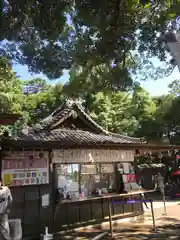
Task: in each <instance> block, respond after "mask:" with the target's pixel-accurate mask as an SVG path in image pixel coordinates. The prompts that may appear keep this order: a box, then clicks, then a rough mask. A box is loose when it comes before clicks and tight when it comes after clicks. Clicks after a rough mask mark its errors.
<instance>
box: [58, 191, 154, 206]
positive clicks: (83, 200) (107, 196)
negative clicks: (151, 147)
mask: <svg viewBox="0 0 180 240" xmlns="http://www.w3.org/2000/svg"><path fill="white" fill-rule="evenodd" d="M154 191H155V190H143V189H141V190H134V191H131V192H128V193H122V194H118V193H112V194H106V195H103V196H96V197H88V198H82V199H77V200H63V201H61V202H59V203H58V204H65V203H78V202H86V201H93V200H100V199H110V198H116V197H126V196H132V195H137V194H142V193H150V192H154Z"/></svg>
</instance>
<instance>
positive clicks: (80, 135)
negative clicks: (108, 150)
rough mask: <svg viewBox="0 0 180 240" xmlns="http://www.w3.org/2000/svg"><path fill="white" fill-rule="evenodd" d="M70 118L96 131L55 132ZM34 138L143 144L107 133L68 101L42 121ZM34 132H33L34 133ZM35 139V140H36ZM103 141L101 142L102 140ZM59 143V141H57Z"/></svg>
mask: <svg viewBox="0 0 180 240" xmlns="http://www.w3.org/2000/svg"><path fill="white" fill-rule="evenodd" d="M70 116H78V117H79V118H80V119H82V120H83V121H84V122H86V123H88V124H89V126H90V127H91V128H92V129H93V130H94V133H91V132H87V131H80V130H74V131H73V130H66V129H59V130H54V128H55V127H56V124H58V125H59V124H61V123H63V122H64V121H65V120H66V119H67V118H69V117H70ZM33 130H34V132H36V133H34V134H33V135H34V137H35V136H36V137H37V138H38V136H39V137H40V138H43V137H44V138H46V139H47V138H48V139H50V138H51V139H60V140H63V141H66V139H65V136H66V137H67V139H69V138H72V141H74V140H73V138H76V140H78V141H80V142H83V141H86V142H87V141H92V142H100V141H102V142H103V141H106V142H108V141H110V142H112V143H113V142H117V143H141V142H142V141H141V139H139V138H132V137H128V136H125V135H120V134H115V133H111V132H108V131H106V130H105V129H103V128H102V127H101V126H99V125H98V124H97V123H96V122H95V121H94V120H93V119H92V118H91V117H90V116H89V115H88V114H87V113H86V112H85V111H84V110H83V109H82V107H81V105H80V104H78V102H75V101H70V100H69V101H66V102H65V103H64V104H62V105H61V106H60V107H59V108H57V109H56V110H55V111H54V112H52V114H51V115H49V116H48V117H46V118H45V119H43V120H42V121H40V122H39V123H38V124H36V125H35V126H34V127H33ZM32 132H33V131H32ZM36 137H35V138H36ZM100 139H101V140H100ZM57 141H58V140H57Z"/></svg>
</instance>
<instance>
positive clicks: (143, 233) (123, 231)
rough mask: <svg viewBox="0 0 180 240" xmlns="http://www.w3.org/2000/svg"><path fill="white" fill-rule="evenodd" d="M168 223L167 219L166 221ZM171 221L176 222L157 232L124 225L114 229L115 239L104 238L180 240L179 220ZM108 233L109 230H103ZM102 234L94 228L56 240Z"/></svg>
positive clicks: (87, 239)
mask: <svg viewBox="0 0 180 240" xmlns="http://www.w3.org/2000/svg"><path fill="white" fill-rule="evenodd" d="M166 221H167V219H166ZM169 221H171V223H172V221H174V224H167V225H164V226H159V227H158V228H157V229H156V231H152V228H151V227H150V226H146V225H140V224H136V225H132V226H130V225H123V226H115V227H114V236H113V238H112V237H110V236H108V237H105V238H103V239H104V240H116V239H121V240H127V239H128V240H139V239H143V240H146V239H147V240H167V239H173V240H180V224H176V222H177V219H172V218H170V219H169ZM103 230H104V231H108V230H109V229H108V227H107V229H103ZM101 232H102V229H98V228H93V229H89V230H86V231H81V232H80V231H79V232H73V233H71V234H65V235H64V236H61V237H58V238H56V240H60V239H62V240H65V239H69V240H91V239H93V238H94V237H95V236H97V235H98V234H100V233H101Z"/></svg>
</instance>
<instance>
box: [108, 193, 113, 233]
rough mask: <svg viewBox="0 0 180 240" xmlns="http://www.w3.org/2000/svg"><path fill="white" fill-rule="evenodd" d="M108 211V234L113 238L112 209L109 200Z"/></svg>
mask: <svg viewBox="0 0 180 240" xmlns="http://www.w3.org/2000/svg"><path fill="white" fill-rule="evenodd" d="M108 209H109V227H110V233H111V237H113V224H112V209H111V199H110V198H109V199H108Z"/></svg>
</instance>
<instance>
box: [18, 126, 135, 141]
mask: <svg viewBox="0 0 180 240" xmlns="http://www.w3.org/2000/svg"><path fill="white" fill-rule="evenodd" d="M17 140H25V141H37V142H39V141H40V142H48V141H49V142H61V143H63V145H66V144H68V145H71V144H72V145H73V144H76V145H81V144H124V143H134V141H131V140H130V139H129V140H128V139H126V138H119V137H114V136H111V135H105V134H95V133H92V132H88V131H82V130H70V129H57V130H51V131H47V130H44V131H40V132H35V131H33V130H31V131H29V132H28V133H23V134H21V136H19V138H18V139H17Z"/></svg>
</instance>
